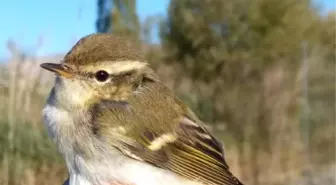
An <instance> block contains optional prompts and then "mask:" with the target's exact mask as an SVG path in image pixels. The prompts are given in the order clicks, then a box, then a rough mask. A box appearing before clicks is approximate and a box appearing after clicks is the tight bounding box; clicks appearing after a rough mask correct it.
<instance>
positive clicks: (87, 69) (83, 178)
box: [40, 33, 242, 185]
mask: <svg viewBox="0 0 336 185" xmlns="http://www.w3.org/2000/svg"><path fill="white" fill-rule="evenodd" d="M40 66H41V67H42V68H43V69H46V70H48V71H51V72H52V73H54V74H55V76H56V77H55V83H54V86H53V87H52V88H51V91H50V93H49V96H48V98H47V100H46V103H45V105H44V108H43V111H42V115H43V119H44V124H45V125H46V127H47V131H48V134H49V136H50V137H51V138H52V140H53V142H54V143H55V145H56V146H57V150H58V151H59V153H60V154H61V155H62V156H63V158H64V161H65V164H66V166H67V168H68V172H69V178H68V179H67V181H66V182H65V183H64V184H69V185H116V184H123V185H168V184H169V185H242V182H241V181H240V180H238V179H237V178H236V177H235V176H234V175H233V174H232V173H231V171H230V169H229V166H228V164H227V162H226V159H225V154H224V148H223V144H222V143H221V142H220V141H219V140H218V139H216V138H215V137H214V135H213V134H212V133H210V131H209V130H208V129H207V127H206V125H205V123H204V122H203V121H202V120H200V119H199V118H198V116H197V115H196V114H195V113H194V112H193V110H191V108H189V107H188V106H187V105H186V104H185V103H184V102H183V101H182V100H181V99H179V98H178V96H177V95H175V94H174V93H173V91H172V90H170V89H169V88H168V87H167V86H166V85H165V84H164V83H163V82H162V81H161V80H160V79H159V77H158V75H157V74H156V73H155V71H154V70H153V69H152V67H151V66H150V62H149V61H147V60H146V57H145V56H144V55H143V53H142V52H141V48H140V47H139V46H138V45H137V44H136V42H134V41H133V40H130V39H127V38H124V37H120V36H115V35H113V34H110V33H93V34H89V35H86V36H84V37H83V38H81V39H79V41H78V42H77V43H75V44H74V46H73V47H72V48H71V49H70V50H69V51H68V52H67V53H66V54H65V56H64V57H63V58H62V60H61V61H60V62H58V63H42V64H40Z"/></svg>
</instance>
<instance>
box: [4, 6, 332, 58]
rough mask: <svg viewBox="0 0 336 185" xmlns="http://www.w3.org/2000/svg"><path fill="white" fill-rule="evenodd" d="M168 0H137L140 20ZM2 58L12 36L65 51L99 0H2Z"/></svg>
mask: <svg viewBox="0 0 336 185" xmlns="http://www.w3.org/2000/svg"><path fill="white" fill-rule="evenodd" d="M316 1H317V2H318V3H321V4H322V6H323V7H324V9H325V10H329V9H335V6H336V0H316ZM168 3H169V0H137V11H138V15H139V17H140V20H142V21H143V20H144V19H145V18H146V17H147V16H149V15H156V14H162V15H164V14H165V11H166V8H167V5H168ZM0 12H1V16H0V21H1V22H2V25H4V26H5V27H3V28H2V29H0V59H1V58H7V57H8V56H9V53H8V51H7V48H6V42H7V40H8V39H9V38H13V39H14V40H15V41H17V42H19V43H20V44H21V47H23V48H24V49H26V50H29V51H35V49H34V48H36V45H37V42H38V40H39V38H41V36H42V38H43V39H42V40H43V45H42V47H41V48H40V49H38V50H37V51H36V54H37V55H48V54H55V53H62V52H65V51H66V50H68V49H69V48H70V47H71V45H72V44H74V43H75V42H76V41H77V39H79V38H80V37H82V36H84V35H87V34H90V33H93V32H95V19H96V0H57V1H51V0H49V1H47V0H11V1H9V0H7V1H6V0H3V1H1V2H0Z"/></svg>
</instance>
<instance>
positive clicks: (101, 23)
mask: <svg viewBox="0 0 336 185" xmlns="http://www.w3.org/2000/svg"><path fill="white" fill-rule="evenodd" d="M97 2H98V4H97V5H98V6H97V7H98V18H97V22H96V27H97V31H98V32H111V33H113V34H117V35H122V36H128V37H134V38H138V36H139V32H140V25H139V20H138V17H137V15H136V9H135V7H136V1H135V0H98V1H97Z"/></svg>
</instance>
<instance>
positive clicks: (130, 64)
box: [85, 61, 148, 74]
mask: <svg viewBox="0 0 336 185" xmlns="http://www.w3.org/2000/svg"><path fill="white" fill-rule="evenodd" d="M147 65H148V64H147V63H145V62H140V61H115V62H103V63H101V64H99V65H96V66H88V67H85V70H86V71H90V72H96V71H98V70H105V71H106V72H108V73H109V74H120V73H123V72H128V71H132V70H139V69H142V68H144V67H146V66H147Z"/></svg>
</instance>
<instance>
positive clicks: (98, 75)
mask: <svg viewBox="0 0 336 185" xmlns="http://www.w3.org/2000/svg"><path fill="white" fill-rule="evenodd" d="M95 77H96V79H97V80H98V81H99V82H105V81H106V80H107V79H108V78H109V74H108V73H107V72H106V71H98V72H97V73H96V75H95Z"/></svg>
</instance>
